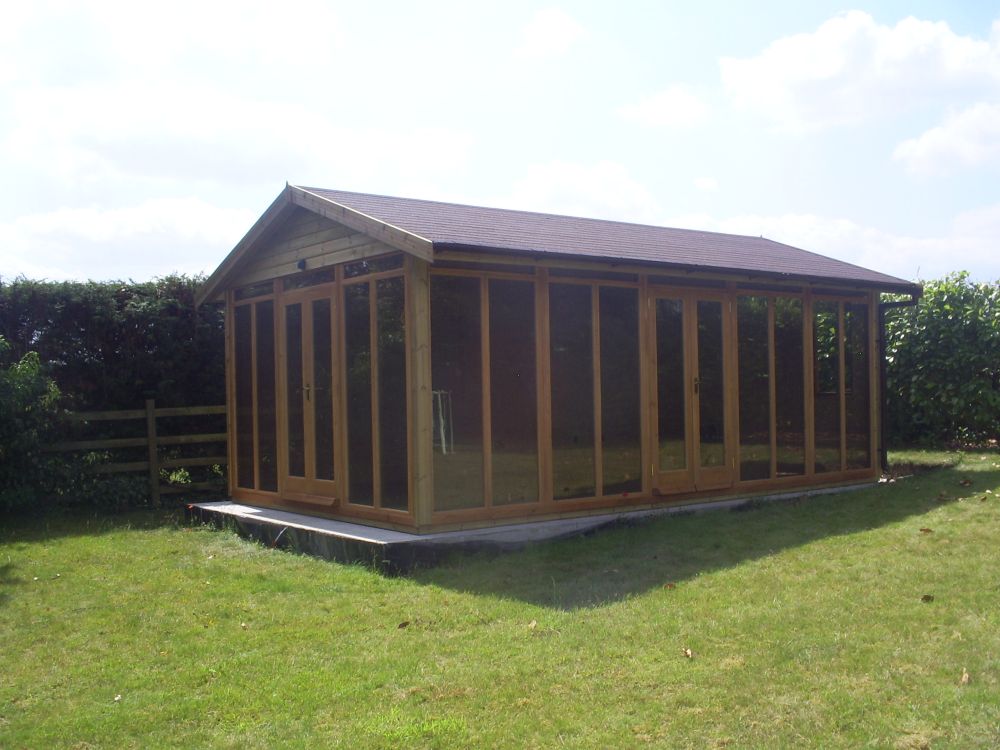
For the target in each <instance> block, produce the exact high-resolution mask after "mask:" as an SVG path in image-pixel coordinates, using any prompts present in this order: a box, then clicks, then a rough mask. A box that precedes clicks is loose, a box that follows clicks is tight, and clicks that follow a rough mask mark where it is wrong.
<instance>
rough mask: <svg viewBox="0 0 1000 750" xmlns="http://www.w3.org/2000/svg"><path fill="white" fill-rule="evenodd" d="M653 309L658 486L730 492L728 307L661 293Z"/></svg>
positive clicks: (718, 298)
mask: <svg viewBox="0 0 1000 750" xmlns="http://www.w3.org/2000/svg"><path fill="white" fill-rule="evenodd" d="M651 304H652V326H651V327H652V331H653V344H654V345H653V357H654V370H655V376H654V379H653V382H654V384H655V396H654V430H653V435H654V439H655V444H654V446H653V451H652V453H651V455H652V457H653V461H654V462H655V466H654V472H653V476H654V486H655V487H656V489H657V490H658V491H659V492H661V493H679V492H691V491H694V490H711V489H720V488H724V487H729V486H731V485H732V483H733V472H732V456H731V455H730V454H731V451H732V445H731V442H732V441H731V440H730V439H729V430H730V424H729V422H730V420H729V419H728V413H729V409H728V407H729V402H728V399H729V398H731V392H730V387H729V372H730V370H731V365H730V362H729V360H730V356H729V353H728V349H729V343H730V341H731V332H730V327H731V323H730V317H731V315H730V310H729V306H730V302H729V300H728V299H727V298H726V297H725V296H723V295H712V294H710V293H700V292H691V291H688V290H683V291H677V292H674V293H671V292H657V293H655V294H654V295H653V296H652V299H651Z"/></svg>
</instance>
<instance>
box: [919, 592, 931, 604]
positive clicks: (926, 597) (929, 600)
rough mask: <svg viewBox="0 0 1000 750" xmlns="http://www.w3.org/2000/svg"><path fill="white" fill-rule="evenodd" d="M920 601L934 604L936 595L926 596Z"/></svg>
mask: <svg viewBox="0 0 1000 750" xmlns="http://www.w3.org/2000/svg"><path fill="white" fill-rule="evenodd" d="M920 601H922V602H924V603H925V604H926V603H928V602H932V601H934V594H924V595H923V596H922V597H920Z"/></svg>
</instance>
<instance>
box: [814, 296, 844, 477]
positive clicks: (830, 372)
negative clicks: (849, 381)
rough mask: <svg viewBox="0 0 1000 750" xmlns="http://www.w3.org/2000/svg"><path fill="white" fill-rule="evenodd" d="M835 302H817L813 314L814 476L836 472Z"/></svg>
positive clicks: (837, 368)
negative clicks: (815, 474)
mask: <svg viewBox="0 0 1000 750" xmlns="http://www.w3.org/2000/svg"><path fill="white" fill-rule="evenodd" d="M838 308H839V303H837V302H828V301H819V302H817V303H816V305H815V309H814V314H813V352H814V356H813V362H814V368H815V371H814V382H815V389H816V390H815V393H816V397H815V404H816V406H815V409H816V416H815V420H816V473H817V474H819V473H821V472H827V471H840V333H839V331H838V328H839V323H838V320H837V315H838Z"/></svg>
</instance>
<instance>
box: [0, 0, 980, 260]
mask: <svg viewBox="0 0 1000 750" xmlns="http://www.w3.org/2000/svg"><path fill="white" fill-rule="evenodd" d="M734 5H736V4H731V3H722V2H699V3H691V2H652V1H650V2H644V1H638V2H627V3H626V2H623V3H617V4H612V3H607V2H565V3H557V4H550V3H533V2H518V1H516V0H515V1H513V2H503V3H488V2H484V3H469V2H436V1H435V0H425V1H424V2H421V3H404V2H399V3H392V2H369V3H346V2H343V3H342V2H321V1H319V0H305V1H304V2H287V3H283V4H277V3H273V2H268V3H263V2H260V3H258V2H252V1H244V2H239V3H225V2H218V3H217V2H209V1H207V0H201V1H200V2H189V1H188V0H178V2H173V3H169V4H159V5H156V6H153V5H151V4H146V3H135V2H121V1H116V2H87V3H80V2H46V1H45V0H40V1H38V2H32V3H20V4H16V5H14V6H11V7H9V8H7V9H5V19H4V24H3V25H2V26H0V175H2V177H0V191H2V196H0V197H2V200H0V276H2V277H4V278H8V279H9V278H11V277H13V276H16V275H18V274H24V275H26V276H29V277H35V278H50V279H64V278H72V279H86V278H95V279H109V278H133V279H137V280H139V279H146V278H150V277H152V276H157V275H163V274H166V273H170V272H172V271H181V272H186V273H198V272H210V271H211V270H212V269H213V268H214V267H215V266H216V265H217V264H218V263H219V261H220V260H221V259H222V258H223V257H224V256H225V254H226V253H227V252H228V251H229V249H230V248H231V247H232V246H233V245H234V244H235V243H236V242H237V241H238V240H239V239H240V237H241V236H242V235H243V234H244V233H245V232H246V231H247V229H249V227H250V225H251V224H252V223H253V221H254V220H255V219H256V218H257V216H258V215H259V214H260V213H261V212H262V211H263V210H264V209H265V208H266V206H267V205H268V204H269V203H270V201H271V200H272V199H273V198H274V196H275V195H277V193H278V192H279V191H280V189H281V188H282V186H283V185H284V183H285V181H286V180H287V181H289V182H291V183H293V184H300V185H316V186H320V187H330V188H338V189H343V190H357V191H362V192H378V193H385V194H390V195H405V196H411V197H421V198H431V199H438V200H448V201H456V202H465V203H475V204H484V205H494V206H505V207H512V208H523V209H527V210H537V211H552V212H559V213H571V214H581V215H586V216H593V217H599V218H612V219H622V220H626V221H640V222H647V223H655V224H665V225H670V226H682V227H690V228H703V229H711V230H717V231H724V232H737V233H745V234H763V235H764V236H766V237H770V238H772V239H776V240H779V241H782V242H787V243H789V244H793V245H797V246H799V247H803V248H806V249H809V250H813V251H816V252H821V253H824V254H827V255H831V256H833V257H837V258H841V259H843V260H847V261H850V262H854V263H859V264H862V265H866V266H869V267H871V268H875V269H878V270H881V271H884V272H887V273H891V274H894V275H897V276H901V277H903V278H907V279H918V278H919V279H928V278H934V277H937V276H941V275H943V274H945V273H947V272H949V271H953V270H960V269H965V270H969V271H970V272H971V273H972V275H973V277H975V278H977V279H980V280H997V279H1000V8H990V7H988V4H985V3H971V2H969V3H948V4H943V3H927V2H907V3H901V2H883V3H869V4H867V5H865V6H858V7H853V8H852V7H851V6H842V5H837V4H831V3H824V2H814V3H808V4H806V3H798V2H774V3H761V4H756V5H754V6H752V7H749V6H748V7H744V8H741V7H733V6H734Z"/></svg>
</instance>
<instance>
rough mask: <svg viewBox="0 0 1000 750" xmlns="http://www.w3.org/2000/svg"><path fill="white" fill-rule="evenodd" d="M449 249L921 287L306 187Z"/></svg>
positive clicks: (698, 246) (583, 223)
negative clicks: (556, 256) (568, 257)
mask: <svg viewBox="0 0 1000 750" xmlns="http://www.w3.org/2000/svg"><path fill="white" fill-rule="evenodd" d="M302 190H306V191H308V192H310V193H313V194H315V195H318V196H320V197H322V198H325V199H327V200H330V201H333V202H335V203H339V204H340V205H342V206H347V207H348V208H352V209H354V210H356V211H360V212H361V213H364V214H367V215H368V216H370V217H372V218H374V219H377V220H379V221H380V222H384V223H387V224H392V225H393V226H396V227H398V228H400V229H403V230H406V231H408V232H411V233H413V234H416V235H419V236H421V237H423V238H425V239H427V240H430V241H431V242H432V243H433V244H434V249H435V251H437V250H445V249H463V250H471V251H474V250H499V251H503V252H510V253H528V254H532V255H541V256H545V255H560V256H573V257H577V258H586V259H592V260H605V261H614V262H619V263H621V262H628V263H643V264H646V263H648V264H655V265H662V266H667V267H671V268H678V269H685V270H706V271H741V272H748V273H751V274H754V275H764V276H771V277H779V278H795V279H808V280H818V281H830V282H850V283H854V284H858V285H863V286H869V287H877V288H882V289H887V290H889V289H897V290H899V291H913V290H914V289H915V288H916V285H914V284H912V283H910V282H907V281H904V280H903V279H898V278H895V277H893V276H888V275H886V274H883V273H879V272H877V271H871V270H869V269H867V268H862V267H861V266H855V265H853V264H851V263H845V262H844V261H840V260H835V259H833V258H828V257H826V256H824V255H818V254H816V253H811V252H808V251H806V250H800V249H799V248H797V247H792V246H791V245H785V244H782V243H780V242H775V241H773V240H768V239H765V238H763V237H748V236H745V235H735V234H721V233H719V232H703V231H698V230H692V229H672V228H668V227H657V226H649V225H645V224H629V223H625V222H621V221H605V220H600V219H584V218H578V217H574V216H560V215H557V214H542V213H533V212H530V211H512V210H508V209H501V208H485V207H481V206H465V205H460V204H455V203H440V202H437V201H428V200H418V199H414V198H394V197H390V196H385V195H370V194H367V193H350V192H346V191H343V190H325V189H322V188H302Z"/></svg>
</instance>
